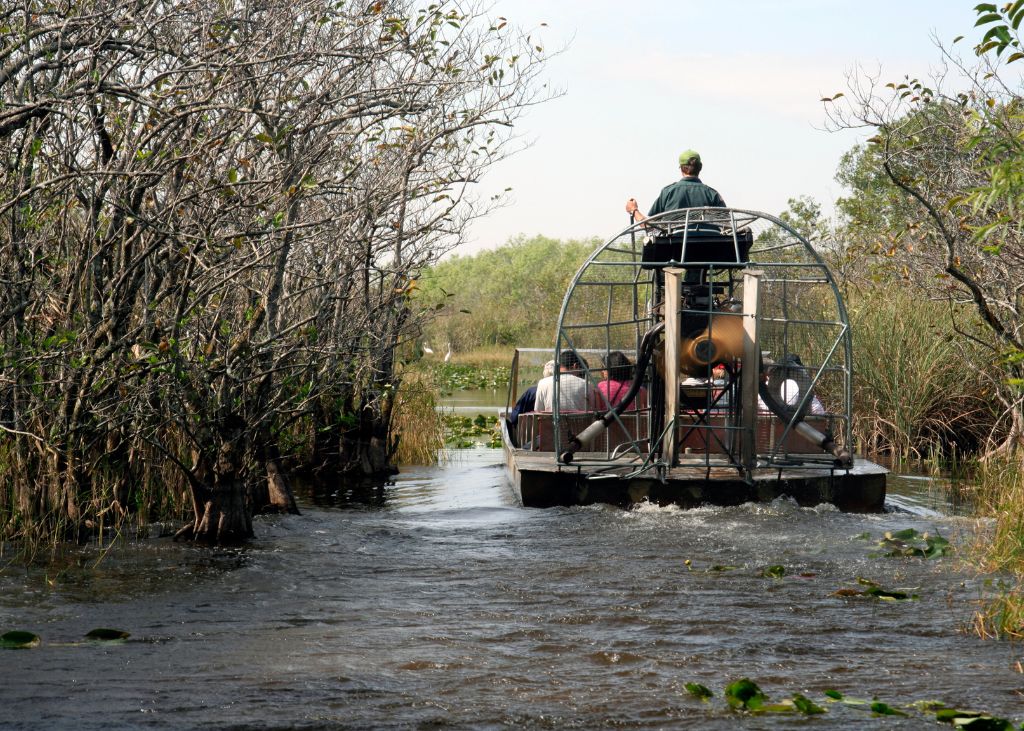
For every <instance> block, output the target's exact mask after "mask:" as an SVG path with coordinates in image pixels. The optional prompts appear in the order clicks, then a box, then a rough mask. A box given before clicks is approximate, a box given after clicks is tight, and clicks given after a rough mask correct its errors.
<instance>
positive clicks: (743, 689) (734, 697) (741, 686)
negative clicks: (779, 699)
mask: <svg viewBox="0 0 1024 731" xmlns="http://www.w3.org/2000/svg"><path fill="white" fill-rule="evenodd" d="M766 700H768V697H767V696H766V695H765V694H764V693H763V692H762V691H761V689H760V688H759V687H758V685H757V683H755V682H754V681H753V680H751V679H750V678H740V679H739V680H736V681H734V682H732V683H729V685H727V686H726V687H725V701H726V703H728V704H729V705H730V706H732V707H733V708H736V709H740V710H744V711H754V710H757V709H758V708H760V707H761V706H763V705H764V702H765V701H766Z"/></svg>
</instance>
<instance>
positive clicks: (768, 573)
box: [761, 564, 786, 579]
mask: <svg viewBox="0 0 1024 731" xmlns="http://www.w3.org/2000/svg"><path fill="white" fill-rule="evenodd" d="M785 575H786V567H785V566H781V565H779V564H774V565H772V566H765V567H764V568H763V569H761V576H763V577H764V578H766V579H781V578H782V577H783V576H785Z"/></svg>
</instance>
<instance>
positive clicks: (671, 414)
mask: <svg viewBox="0 0 1024 731" xmlns="http://www.w3.org/2000/svg"><path fill="white" fill-rule="evenodd" d="M684 273H685V270H684V269H678V268H672V269H665V270H664V274H665V424H664V427H663V428H665V429H668V433H667V434H666V435H665V443H664V446H663V451H664V455H665V458H666V460H667V461H668V465H669V467H674V466H675V465H676V464H677V463H678V462H679V424H678V423H677V422H676V418H677V417H678V416H679V334H680V333H679V328H680V325H679V307H680V302H679V299H680V298H679V281H680V279H681V277H682V275H683V274H684ZM670 425H671V429H669V426H670Z"/></svg>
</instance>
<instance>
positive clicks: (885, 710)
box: [871, 701, 907, 716]
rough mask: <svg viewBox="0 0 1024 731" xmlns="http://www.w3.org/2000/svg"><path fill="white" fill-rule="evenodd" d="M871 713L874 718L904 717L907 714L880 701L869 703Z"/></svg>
mask: <svg viewBox="0 0 1024 731" xmlns="http://www.w3.org/2000/svg"><path fill="white" fill-rule="evenodd" d="M871 712H872V713H874V714H875V715H876V716H906V715H907V714H906V713H904V712H903V711H901V710H900V709H898V708H893V707H892V706H890V705H889V704H888V703H882V702H881V701H873V702H872V703H871Z"/></svg>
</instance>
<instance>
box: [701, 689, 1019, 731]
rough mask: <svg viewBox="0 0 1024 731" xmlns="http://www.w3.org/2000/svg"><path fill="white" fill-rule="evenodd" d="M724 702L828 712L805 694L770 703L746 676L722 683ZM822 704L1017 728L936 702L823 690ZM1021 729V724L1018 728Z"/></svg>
mask: <svg viewBox="0 0 1024 731" xmlns="http://www.w3.org/2000/svg"><path fill="white" fill-rule="evenodd" d="M685 687H686V690H687V692H688V693H690V695H692V696H694V697H695V698H699V699H700V700H702V701H704V702H707V701H708V699H710V698H712V697H713V696H714V694H713V693H712V692H711V690H710V689H708V688H707V687H706V686H704V685H701V684H700V683H686V686H685ZM724 696H725V701H726V703H727V704H728V705H729V707H730V708H732V709H733V710H735V711H743V712H746V713H756V714H761V713H802V714H804V715H806V716H814V715H820V714H823V713H828V708H826V707H825V706H823V705H821V704H819V703H818V702H816V701H814V700H811V699H810V698H808V697H807V696H805V695H801V694H800V693H794V694H793V695H792V697H791V698H786V699H784V700H782V701H781V702H779V703H770V702H769V700H768V695H767V694H766V693H765V692H764V691H763V690H761V688H760V687H759V686H758V685H757V683H755V682H754V681H753V680H751V679H750V678H741V679H739V680H736V681H734V682H732V683H730V684H729V685H727V686H726V688H725V692H724ZM824 696H825V697H824V699H823V700H822V703H824V704H826V705H827V704H829V703H842V704H843V705H845V706H850V707H852V708H861V709H863V710H864V711H865V712H870V713H871V715H872V716H876V717H881V716H893V717H904V718H906V717H910V716H911V715H930V714H932V713H934V714H935V720H936V721H940V722H943V723H949V724H952V725H953V726H954V727H955V728H960V729H969V730H970V731H990V730H991V731H1010V730H1011V729H1017V728H1018V727H1017V726H1016V725H1014V723H1013V722H1011V721H1008V720H1006V719H1004V718H998V717H996V716H992V715H990V714H987V713H982V712H979V711H964V710H960V709H955V708H949V707H947V706H946V705H945V704H943V703H941V702H939V701H932V700H929V701H915V702H913V703H910V704H907V705H905V706H895V705H891V704H889V703H886V702H884V701H880V700H878V699H877V698H872V699H871V700H865V699H862V698H851V697H850V696H847V695H844V694H843V693H841V692H839V691H838V690H833V689H829V690H826V691H824ZM1020 728H1024V727H1020Z"/></svg>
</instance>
